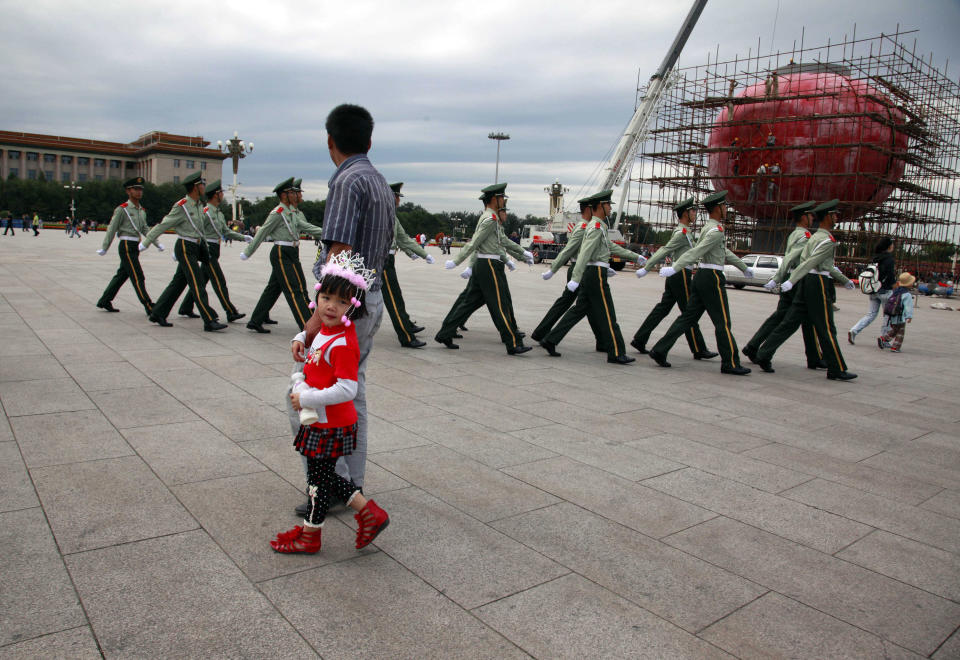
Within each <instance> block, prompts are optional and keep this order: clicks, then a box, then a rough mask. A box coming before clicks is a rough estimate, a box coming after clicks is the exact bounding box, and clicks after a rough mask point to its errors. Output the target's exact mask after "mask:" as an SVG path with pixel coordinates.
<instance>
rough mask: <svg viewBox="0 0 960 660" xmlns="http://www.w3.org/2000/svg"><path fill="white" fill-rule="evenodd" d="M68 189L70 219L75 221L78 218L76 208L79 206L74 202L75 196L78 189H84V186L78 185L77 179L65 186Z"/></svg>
mask: <svg viewBox="0 0 960 660" xmlns="http://www.w3.org/2000/svg"><path fill="white" fill-rule="evenodd" d="M64 188H66V189H67V190H69V191H70V221H71V222H75V221H76V219H77V216H76V209H77V207H76V206H75V205H74V203H73V197H74V195H75V194H76V192H77V191H78V190H83V186H78V185H77V182H76V181H71V182H70V185H69V186H64Z"/></svg>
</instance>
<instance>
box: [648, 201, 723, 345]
mask: <svg viewBox="0 0 960 660" xmlns="http://www.w3.org/2000/svg"><path fill="white" fill-rule="evenodd" d="M673 210H674V212H675V213H676V214H677V223H678V224H677V228H676V229H674V230H673V234H672V235H671V236H670V240H669V241H667V244H666V245H664V246H663V247H661V248H660V249H659V250H657V251H656V252H654V253H653V255H652V256H651V257H650V258H649V259H647V263H646V264H644V267H643V268H641V269H640V270H638V271H637V277H643V276H644V275H646V274H647V272H648V271H649V270H650V268H651V267H652V266H654V265H656V264H658V263H660V262H662V261H663V260H664V259H666V258H667V257H670V260H671V262H676V261H677V259H679V258H680V257H682V256H683V254H684V253H685V252H686V251H687V250H689V249H690V248H692V247H693V227H692V225H693V223H694V221H695V220H696V218H697V209H696V202H695V201H694V199H693V197H690V198H688V199H685V200H683V201H682V202H680V203H679V204H677V205H676V206H674V207H673ZM692 280H693V266H692V265H691V266H687V267H685V268H681V269H679V270H678V271H677V272H676V273H674V274H673V275H671V276H670V277H668V278H666V282H664V285H663V297H661V298H660V302H658V303H657V304H656V305H654V307H653V309H651V310H650V313H649V314H647V318H645V319H644V320H643V323H642V324H641V325H640V328H639V329H638V330H637V332H636V334H634V335H633V339H631V340H630V345H631V346H633V347H634V348H635V349H637V350H638V351H640V352H641V353H643V354H646V353H648V352H649V351H647V349H646V345H647V340H648V339H650V333H651V332H653V329H654V328H656V327H657V326H658V325H659V324H660V321H662V320H663V319H665V318H666V317H667V314H669V313H670V310H671V309H673V306H674V305H676V306H677V307H679V308H680V313H681V314H682V313H683V312H684V310H686V309H687V305H688V304H689V302H690V293H691V289H692V288H693V282H692ZM683 334H684V336H685V337H686V338H687V344H688V345H689V346H690V352H691V353H693V359H694V360H709V359H710V358H714V357H717V355H718V354H717V353H714V352H713V351H711V350H709V349H707V343H706V342H705V341H704V339H703V333H701V332H700V324H699V323H694V324H693V325H692V326H690V328H688V329H687V331H686V332H684V333H683Z"/></svg>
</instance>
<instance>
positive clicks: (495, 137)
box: [487, 133, 510, 183]
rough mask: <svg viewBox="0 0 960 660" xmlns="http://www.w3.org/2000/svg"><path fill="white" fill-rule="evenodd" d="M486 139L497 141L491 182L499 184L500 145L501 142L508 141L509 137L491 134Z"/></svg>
mask: <svg viewBox="0 0 960 660" xmlns="http://www.w3.org/2000/svg"><path fill="white" fill-rule="evenodd" d="M487 137H488V138H490V139H491V140H496V141H497V167H496V169H495V170H494V171H493V182H494V183H499V181H500V143H501V142H503V141H504V140H509V139H510V136H509V135H507V134H506V133H491V134H490V135H488V136H487Z"/></svg>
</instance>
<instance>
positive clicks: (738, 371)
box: [720, 367, 750, 376]
mask: <svg viewBox="0 0 960 660" xmlns="http://www.w3.org/2000/svg"><path fill="white" fill-rule="evenodd" d="M720 373H722V374H731V375H733V376H746V375H747V374H748V373H750V368H749V367H720Z"/></svg>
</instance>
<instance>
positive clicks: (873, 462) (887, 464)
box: [863, 451, 960, 490]
mask: <svg viewBox="0 0 960 660" xmlns="http://www.w3.org/2000/svg"><path fill="white" fill-rule="evenodd" d="M863 464H864V465H869V466H870V467H875V468H877V469H878V470H882V471H883V472H889V473H891V474H897V475H901V476H904V477H907V478H909V479H916V480H917V481H925V482H927V483H930V484H935V485H937V486H940V487H941V488H949V489H952V490H960V470H953V469H950V468H945V467H941V466H939V465H933V464H931V463H927V462H926V461H922V460H920V459H917V458H913V457H912V456H903V455H902V454H901V455H897V454H893V453H891V452H886V451H885V452H882V453H879V454H874V455H873V456H870V457H869V458H867V459H865V460H864V461H863Z"/></svg>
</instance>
